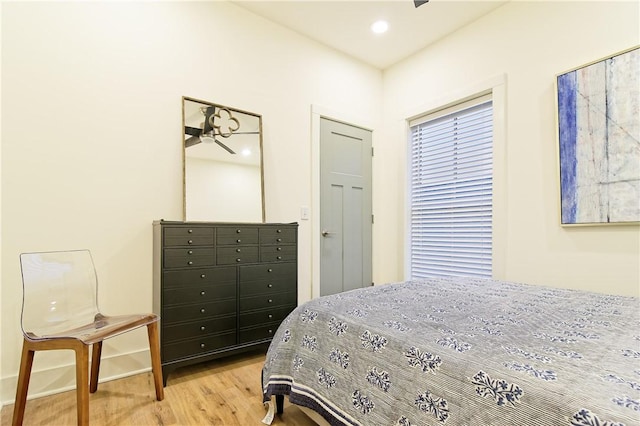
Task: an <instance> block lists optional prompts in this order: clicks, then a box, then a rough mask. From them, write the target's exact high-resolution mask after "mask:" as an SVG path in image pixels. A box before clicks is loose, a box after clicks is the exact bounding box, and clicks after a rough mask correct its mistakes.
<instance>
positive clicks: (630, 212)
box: [556, 47, 640, 225]
mask: <svg viewBox="0 0 640 426" xmlns="http://www.w3.org/2000/svg"><path fill="white" fill-rule="evenodd" d="M556 88H557V91H556V93H557V106H558V109H557V113H558V116H557V118H558V143H559V156H560V198H561V200H560V201H561V212H560V216H561V224H562V225H601V224H637V223H640V47H635V48H633V49H629V50H626V51H624V52H621V53H617V54H615V55H613V56H610V57H607V58H604V59H601V60H598V61H596V62H593V63H590V64H588V65H585V66H582V67H579V68H576V69H573V70H571V71H568V72H565V73H563V74H559V75H558V76H557V77H556Z"/></svg>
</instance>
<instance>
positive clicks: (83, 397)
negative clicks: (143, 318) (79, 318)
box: [12, 321, 164, 426]
mask: <svg viewBox="0 0 640 426" xmlns="http://www.w3.org/2000/svg"><path fill="white" fill-rule="evenodd" d="M147 334H148V335H149V350H150V352H151V369H152V371H153V381H154V384H155V387H156V399H157V400H158V401H162V400H163V399H164V387H163V383H162V366H161V362H160V340H159V338H158V322H157V321H154V322H152V323H150V324H147ZM92 346H93V349H92V354H91V384H89V345H85V344H84V343H83V342H81V341H80V340H76V339H50V340H43V341H39V342H36V341H32V340H27V339H26V338H25V339H24V340H23V343H22V359H21V360H20V371H19V373H18V387H17V390H16V402H15V405H14V408H13V422H12V425H13V426H20V425H22V421H23V419H24V409H25V406H26V404H27V391H28V390H29V379H30V378H31V367H32V366H33V357H34V355H35V351H40V350H53V349H71V350H73V351H74V352H75V354H76V399H77V405H78V407H77V412H78V425H81V426H86V425H88V424H89V392H92V393H93V392H95V391H96V390H97V389H98V375H99V373H100V358H101V355H102V342H97V343H94V344H93V345H92Z"/></svg>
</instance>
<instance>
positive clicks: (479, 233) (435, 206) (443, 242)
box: [410, 98, 493, 278]
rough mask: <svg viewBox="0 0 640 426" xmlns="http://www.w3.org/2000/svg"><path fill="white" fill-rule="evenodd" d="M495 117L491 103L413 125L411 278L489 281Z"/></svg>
mask: <svg viewBox="0 0 640 426" xmlns="http://www.w3.org/2000/svg"><path fill="white" fill-rule="evenodd" d="M478 102H480V103H478ZM492 116H493V114H492V103H491V100H490V98H489V100H486V99H483V100H480V101H476V102H475V104H474V105H473V106H465V107H464V109H461V110H458V111H455V112H449V111H448V112H447V113H446V114H445V115H442V114H439V115H438V116H436V118H434V117H433V115H432V116H427V117H424V118H423V120H426V121H421V122H418V123H415V122H414V123H411V124H412V125H411V185H410V186H411V275H412V278H422V277H428V276H473V277H491V265H492V262H491V234H492V231H491V228H492V174H493V126H492V121H493V117H492Z"/></svg>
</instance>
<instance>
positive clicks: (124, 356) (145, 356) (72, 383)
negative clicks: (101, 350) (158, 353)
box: [0, 349, 151, 405]
mask: <svg viewBox="0 0 640 426" xmlns="http://www.w3.org/2000/svg"><path fill="white" fill-rule="evenodd" d="M39 355H43V353H42V352H36V354H35V362H34V367H36V366H37V360H38V356H39ZM150 370H151V357H150V355H149V350H148V349H146V350H144V349H143V350H140V351H134V352H128V353H120V354H115V355H111V356H103V357H102V360H101V361H100V376H99V378H98V383H103V382H108V381H111V380H115V379H120V378H122V377H127V376H133V375H134V374H140V373H144V372H147V371H150ZM17 384H18V375H17V374H15V375H12V376H7V377H3V378H2V379H1V383H0V391H1V392H2V394H1V397H0V405H9V404H13V403H14V402H15V397H16V387H17ZM75 388H76V372H75V364H65V365H58V366H55V367H49V368H43V369H40V370H36V369H34V370H32V372H31V380H30V381H29V393H28V395H27V399H35V398H40V397H43V396H47V395H53V394H56V393H60V392H65V391H68V390H72V389H75Z"/></svg>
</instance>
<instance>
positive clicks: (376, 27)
mask: <svg viewBox="0 0 640 426" xmlns="http://www.w3.org/2000/svg"><path fill="white" fill-rule="evenodd" d="M388 29H389V23H388V22H387V21H384V20H380V21H376V22H374V23H373V24H371V31H373V32H374V33H376V34H382V33H385V32H387V30H388Z"/></svg>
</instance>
